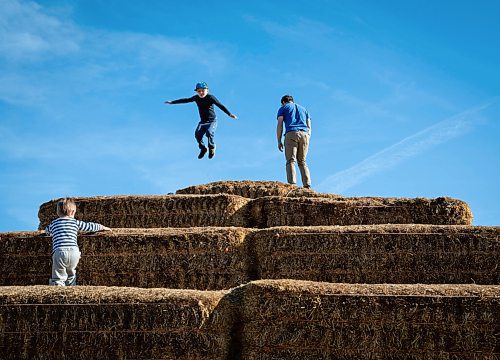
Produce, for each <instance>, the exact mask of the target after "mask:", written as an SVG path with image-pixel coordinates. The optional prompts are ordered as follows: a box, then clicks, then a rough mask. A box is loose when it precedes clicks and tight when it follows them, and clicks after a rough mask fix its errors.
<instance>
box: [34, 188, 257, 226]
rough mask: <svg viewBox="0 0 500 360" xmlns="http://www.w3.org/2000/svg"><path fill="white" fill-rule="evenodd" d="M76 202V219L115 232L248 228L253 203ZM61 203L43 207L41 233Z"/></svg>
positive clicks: (173, 199) (210, 199) (217, 199)
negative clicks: (116, 229)
mask: <svg viewBox="0 0 500 360" xmlns="http://www.w3.org/2000/svg"><path fill="white" fill-rule="evenodd" d="M74 200H75V202H76V207H77V211H76V216H75V217H76V218H77V219H79V220H83V221H93V222H97V223H101V224H103V225H106V226H109V227H112V228H161V227H197V226H245V225H246V222H247V221H246V208H245V205H246V204H247V202H248V201H250V200H249V199H246V198H243V197H240V196H235V195H157V196H95V197H79V198H74ZM58 201H59V199H56V200H52V201H49V202H46V203H44V204H42V205H41V206H40V210H39V211H38V218H39V219H40V225H39V227H38V228H39V229H40V230H42V229H44V228H45V227H46V226H47V225H48V224H49V223H50V222H51V221H52V220H54V219H55V218H57V214H56V205H57V202H58Z"/></svg>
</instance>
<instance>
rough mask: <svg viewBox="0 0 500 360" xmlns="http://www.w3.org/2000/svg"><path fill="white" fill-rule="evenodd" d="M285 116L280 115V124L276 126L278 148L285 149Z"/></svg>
mask: <svg viewBox="0 0 500 360" xmlns="http://www.w3.org/2000/svg"><path fill="white" fill-rule="evenodd" d="M283 119H284V118H283V116H278V125H277V126H276V139H277V140H278V150H279V151H283V142H282V141H281V137H282V136H283Z"/></svg>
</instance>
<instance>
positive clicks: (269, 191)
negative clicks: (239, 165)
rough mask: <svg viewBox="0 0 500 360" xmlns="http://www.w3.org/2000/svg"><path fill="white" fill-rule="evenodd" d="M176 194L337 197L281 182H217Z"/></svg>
mask: <svg viewBox="0 0 500 360" xmlns="http://www.w3.org/2000/svg"><path fill="white" fill-rule="evenodd" d="M176 194H197V195H208V194H231V195H239V196H243V197H246V198H251V199H256V198H260V197H264V196H291V197H297V196H299V197H300V196H306V197H318V196H326V197H336V196H337V195H333V194H320V193H317V192H315V191H313V190H310V189H305V188H302V187H298V186H295V185H290V184H285V183H282V182H279V181H252V180H242V181H216V182H211V183H208V184H202V185H194V186H189V187H187V188H184V189H179V190H177V191H176Z"/></svg>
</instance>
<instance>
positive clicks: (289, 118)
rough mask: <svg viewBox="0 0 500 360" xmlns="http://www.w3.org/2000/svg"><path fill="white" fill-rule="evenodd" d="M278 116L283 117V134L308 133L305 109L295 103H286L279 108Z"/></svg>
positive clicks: (307, 117) (307, 116)
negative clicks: (293, 132) (300, 131)
mask: <svg viewBox="0 0 500 360" xmlns="http://www.w3.org/2000/svg"><path fill="white" fill-rule="evenodd" d="M280 116H283V122H284V123H285V133H287V132H289V131H299V130H304V131H309V128H308V127H307V119H309V118H310V117H309V113H308V112H307V110H306V108H305V107H303V106H300V105H299V104H295V103H287V104H285V105H283V106H282V107H280V108H279V110H278V117H280Z"/></svg>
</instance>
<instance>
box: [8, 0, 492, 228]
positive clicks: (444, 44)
mask: <svg viewBox="0 0 500 360" xmlns="http://www.w3.org/2000/svg"><path fill="white" fill-rule="evenodd" d="M498 44H500V2H498V1H494V0H490V1H484V0H479V1H466V2H464V1H458V2H457V1H439V0H438V1H435V0H434V1H416V0H415V1H314V0H307V1H291V2H288V3H287V2H284V1H264V0H262V1H247V2H238V1H210V2H209V1H196V0H194V1H186V2H183V1H175V2H172V1H160V0H149V1H125V0H120V1H118V0H79V1H78V0H74V1H62V0H42V1H20V0H0V231H14V230H32V229H35V228H36V227H37V224H38V219H37V212H38V207H39V205H40V204H41V203H43V202H45V201H48V200H51V199H53V198H58V197H63V196H93V195H118V194H165V193H169V192H175V190H176V189H179V188H182V187H186V186H189V185H193V184H200V183H206V182H211V181H218V180H226V179H227V180H229V179H231V180H244V179H252V180H279V181H286V176H285V161H284V156H283V154H282V153H280V152H279V151H278V150H277V144H276V139H275V131H276V130H275V129H276V112H277V110H278V107H279V100H280V98H281V96H282V95H284V94H287V93H289V94H292V95H293V96H294V97H295V99H296V102H297V103H299V104H302V105H304V106H305V107H306V108H307V109H308V110H309V112H310V114H311V117H312V124H313V134H312V138H311V146H310V149H309V150H310V153H309V158H308V163H309V167H310V169H311V173H312V178H313V188H315V189H316V190H318V191H323V192H333V193H341V194H344V195H347V196H390V197H438V196H451V197H455V198H459V199H463V200H465V201H467V202H468V203H469V204H470V206H471V208H472V211H473V213H474V216H475V218H474V224H476V225H500V206H499V204H498V203H499V200H500V196H499V195H500V190H499V184H500V170H499V167H500V166H499V163H500V156H499V150H500V141H499V135H500V121H499V120H500V119H499V115H500V103H499V95H500V71H499V64H500V47H499V46H498ZM202 80H203V81H206V82H207V83H208V84H209V85H210V91H211V93H213V94H215V95H216V96H217V97H218V98H219V99H220V100H221V102H222V103H223V104H225V105H226V106H227V107H228V108H229V110H230V111H231V112H233V113H235V114H236V115H237V116H238V117H239V119H238V120H236V121H235V120H233V119H231V118H229V117H227V116H226V115H225V114H224V113H222V112H220V111H218V109H217V111H218V117H219V127H218V129H217V145H218V149H217V154H216V157H215V158H214V159H212V160H208V159H204V160H201V161H200V160H198V159H197V158H196V156H197V153H198V149H197V147H196V143H195V140H194V137H193V133H194V129H195V127H196V124H197V121H198V114H197V109H196V106H195V105H194V104H184V105H164V104H163V102H164V101H165V100H173V99H177V98H181V97H188V96H191V95H194V92H193V88H194V85H195V83H196V82H198V81H202Z"/></svg>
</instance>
